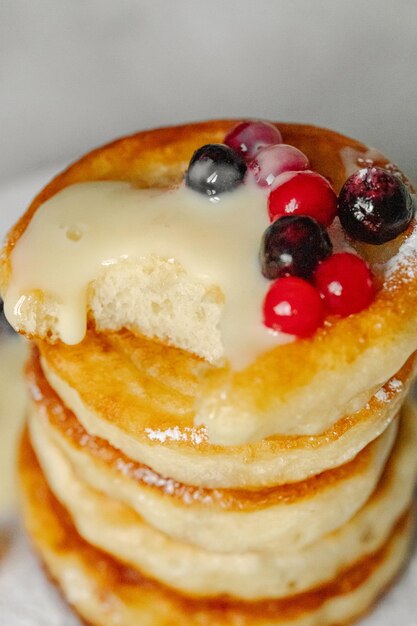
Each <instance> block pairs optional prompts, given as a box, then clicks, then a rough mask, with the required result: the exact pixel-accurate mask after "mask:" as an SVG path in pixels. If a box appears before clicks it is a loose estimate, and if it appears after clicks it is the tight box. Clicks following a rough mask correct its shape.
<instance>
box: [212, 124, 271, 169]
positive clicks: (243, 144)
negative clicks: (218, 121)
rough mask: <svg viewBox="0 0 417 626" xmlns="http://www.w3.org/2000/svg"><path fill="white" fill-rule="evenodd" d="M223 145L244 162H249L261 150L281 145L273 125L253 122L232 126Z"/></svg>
mask: <svg viewBox="0 0 417 626" xmlns="http://www.w3.org/2000/svg"><path fill="white" fill-rule="evenodd" d="M224 143H225V144H226V145H227V146H230V147H231V148H232V149H233V150H235V151H236V152H237V153H239V154H240V155H241V156H243V157H244V158H245V159H246V161H251V160H252V159H253V158H254V156H255V155H256V154H257V153H258V152H259V150H262V148H265V147H266V146H272V145H273V144H276V143H282V135H281V133H280V132H279V130H278V128H276V127H275V126H274V125H273V124H269V122H261V121H256V120H254V121H247V122H240V123H239V124H237V125H236V126H234V127H233V128H232V130H230V131H229V132H228V133H227V135H226V137H225V138H224Z"/></svg>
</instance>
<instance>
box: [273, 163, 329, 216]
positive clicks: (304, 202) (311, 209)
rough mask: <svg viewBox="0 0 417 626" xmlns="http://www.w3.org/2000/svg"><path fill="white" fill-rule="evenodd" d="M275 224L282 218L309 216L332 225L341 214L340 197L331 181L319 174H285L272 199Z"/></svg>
mask: <svg viewBox="0 0 417 626" xmlns="http://www.w3.org/2000/svg"><path fill="white" fill-rule="evenodd" d="M268 210H269V216H270V218H271V221H273V220H275V219H276V218H277V217H280V216H281V215H293V214H297V215H309V216H310V217H314V219H316V220H317V221H318V222H320V223H321V224H323V225H324V226H330V224H331V223H332V222H333V220H334V218H335V216H336V211H337V196H336V194H335V192H334V191H333V189H332V187H331V185H330V183H329V181H328V180H327V179H326V178H324V176H320V174H317V173H316V172H312V171H310V170H306V171H305V172H284V173H283V174H280V175H279V176H278V177H277V178H276V180H275V182H274V185H273V188H272V191H271V193H270V194H269V198H268Z"/></svg>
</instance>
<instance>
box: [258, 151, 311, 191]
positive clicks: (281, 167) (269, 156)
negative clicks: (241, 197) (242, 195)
mask: <svg viewBox="0 0 417 626" xmlns="http://www.w3.org/2000/svg"><path fill="white" fill-rule="evenodd" d="M309 165H310V164H309V161H308V158H307V157H306V155H305V154H304V153H303V152H301V150H298V148H295V147H294V146H288V145H287V144H285V143H281V144H278V145H276V146H268V147H267V148H263V149H262V150H259V152H258V154H257V155H256V157H255V158H254V159H252V161H251V162H250V163H249V164H248V172H247V174H246V179H247V180H248V181H250V180H253V181H254V182H255V183H256V184H257V185H258V186H259V187H270V186H271V185H272V184H273V183H274V181H275V178H276V177H277V176H279V174H282V173H283V172H290V171H291V172H295V171H301V170H306V169H307V168H308V167H309Z"/></svg>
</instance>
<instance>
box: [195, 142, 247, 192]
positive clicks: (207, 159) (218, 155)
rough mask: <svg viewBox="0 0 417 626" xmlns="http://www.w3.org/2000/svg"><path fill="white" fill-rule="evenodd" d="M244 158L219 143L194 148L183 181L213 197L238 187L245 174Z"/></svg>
mask: <svg viewBox="0 0 417 626" xmlns="http://www.w3.org/2000/svg"><path fill="white" fill-rule="evenodd" d="M245 173H246V163H245V160H244V159H243V158H242V157H241V156H240V155H239V154H237V153H236V152H235V151H234V150H232V149H231V148H229V146H225V145H223V144H220V143H211V144H207V145H205V146H202V147H201V148H199V149H198V150H196V151H195V152H194V154H193V156H192V158H191V161H190V164H189V166H188V170H187V173H186V175H185V183H186V185H187V186H188V187H190V188H191V189H194V191H198V192H199V193H202V194H206V195H207V196H209V197H215V196H218V195H219V194H222V193H225V192H226V191H232V190H233V189H235V188H236V187H238V186H239V185H240V184H241V183H242V181H243V178H244V176H245Z"/></svg>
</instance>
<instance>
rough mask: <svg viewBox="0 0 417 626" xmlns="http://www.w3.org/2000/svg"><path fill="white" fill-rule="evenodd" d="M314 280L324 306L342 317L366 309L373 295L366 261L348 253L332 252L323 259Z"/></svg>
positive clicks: (370, 274) (373, 289)
mask: <svg viewBox="0 0 417 626" xmlns="http://www.w3.org/2000/svg"><path fill="white" fill-rule="evenodd" d="M314 282H315V284H316V287H317V288H318V290H319V291H320V293H321V295H322V297H323V298H324V301H325V304H326V307H327V309H328V310H329V311H330V312H331V313H334V314H335V315H341V316H342V317H347V316H348V315H351V314H352V313H359V311H362V310H363V309H366V308H367V307H368V306H369V305H370V304H371V302H372V300H373V299H374V297H375V286H374V282H373V276H372V272H371V270H370V269H369V266H368V264H367V263H365V261H364V260H363V259H361V258H360V257H358V256H356V255H355V254H351V253H350V252H340V253H338V254H333V256H331V257H329V258H328V259H325V260H324V261H322V262H321V263H320V264H319V265H318V267H317V269H316V271H315V274H314Z"/></svg>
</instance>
